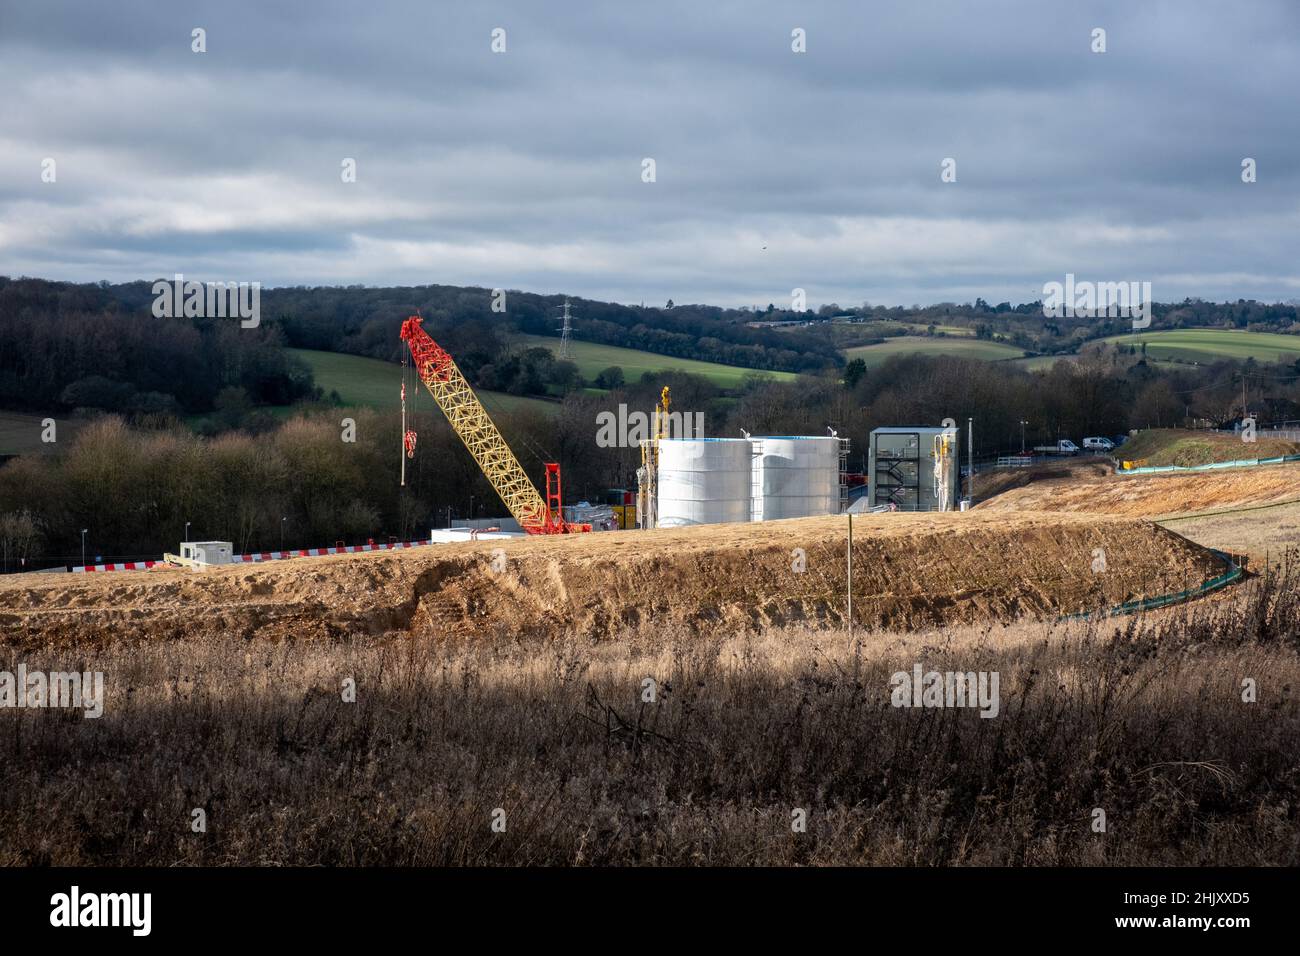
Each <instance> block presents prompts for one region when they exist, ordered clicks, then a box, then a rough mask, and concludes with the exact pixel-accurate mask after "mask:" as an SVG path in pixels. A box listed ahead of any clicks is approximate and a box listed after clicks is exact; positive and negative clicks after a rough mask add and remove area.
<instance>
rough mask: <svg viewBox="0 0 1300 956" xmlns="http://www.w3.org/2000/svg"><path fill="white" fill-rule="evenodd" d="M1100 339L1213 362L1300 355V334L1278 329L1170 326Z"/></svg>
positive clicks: (1274, 359) (1168, 356) (1153, 352)
mask: <svg viewBox="0 0 1300 956" xmlns="http://www.w3.org/2000/svg"><path fill="white" fill-rule="evenodd" d="M1100 341H1102V342H1108V343H1119V344H1122V345H1134V346H1137V347H1138V348H1139V349H1141V347H1142V343H1144V342H1145V343H1146V347H1147V355H1148V356H1149V357H1150V358H1154V359H1177V360H1180V361H1184V362H1212V361H1214V360H1215V359H1223V358H1227V359H1247V358H1253V359H1255V360H1256V361H1257V362H1277V361H1283V362H1294V361H1296V360H1297V359H1300V335H1279V334H1277V333H1275V332H1244V331H1240V330H1238V329H1170V330H1169V331H1165V332H1136V333H1130V334H1127V335H1112V336H1111V337H1110V338H1105V339H1101V340H1100Z"/></svg>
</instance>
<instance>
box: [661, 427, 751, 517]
mask: <svg viewBox="0 0 1300 956" xmlns="http://www.w3.org/2000/svg"><path fill="white" fill-rule="evenodd" d="M750 457H751V451H750V444H749V442H748V441H746V440H745V439H743V438H675V439H662V440H661V441H660V442H659V478H658V487H659V521H658V524H657V527H660V528H681V527H685V526H687V525H696V524H723V523H726V522H733V521H748V520H749V519H750V511H751V510H752V509H751V504H750V493H751V489H750V486H751V482H752V480H753V479H752V477H751V465H750Z"/></svg>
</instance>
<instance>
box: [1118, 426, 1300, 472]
mask: <svg viewBox="0 0 1300 956" xmlns="http://www.w3.org/2000/svg"><path fill="white" fill-rule="evenodd" d="M1298 452H1300V445H1297V444H1296V443H1295V442H1291V441H1284V440H1282V439H1278V438H1269V437H1268V433H1267V432H1265V433H1263V434H1261V435H1259V436H1258V438H1257V440H1256V441H1254V442H1244V441H1242V440H1241V438H1240V437H1238V436H1237V435H1231V434H1224V433H1221V432H1208V431H1191V430H1185V429H1179V428H1150V429H1147V430H1146V431H1143V432H1139V433H1138V434H1137V435H1135V436H1134V437H1133V438H1131V439H1130V440H1129V441H1127V442H1125V443H1124V448H1123V450H1122V452H1120V453H1118V456H1119V457H1121V458H1124V459H1126V460H1128V461H1139V460H1140V461H1141V462H1142V463H1143V464H1144V465H1150V466H1164V465H1180V466H1182V467H1184V468H1189V467H1194V466H1196V465H1209V464H1213V463H1214V462H1220V461H1241V460H1243V459H1247V458H1278V457H1281V456H1282V455H1294V454H1296V453H1298Z"/></svg>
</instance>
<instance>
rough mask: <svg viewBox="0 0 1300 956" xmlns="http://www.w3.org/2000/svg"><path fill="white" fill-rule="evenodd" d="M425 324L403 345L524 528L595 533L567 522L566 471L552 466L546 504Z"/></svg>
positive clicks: (414, 322)
mask: <svg viewBox="0 0 1300 956" xmlns="http://www.w3.org/2000/svg"><path fill="white" fill-rule="evenodd" d="M421 321H422V320H421V319H420V317H419V316H412V317H411V318H409V319H407V320H406V321H405V322H403V323H402V333H401V336H402V341H404V342H405V343H406V345H407V347H408V348H409V349H410V350H411V359H412V362H413V365H414V368H415V373H416V374H417V375H418V376H419V377H420V381H422V382H424V384H425V387H426V388H428V389H429V392H430V394H432V395H433V398H434V401H436V402H437V403H438V407H439V408H441V409H442V411H443V414H444V415H446V416H447V421H448V422H449V423H450V424H451V427H452V430H453V431H454V432H455V433H456V434H457V436H459V438H460V440H461V441H462V442H464V443H465V447H466V448H467V449H469V453H470V454H471V455H473V456H474V460H475V461H476V462H478V466H479V468H481V469H482V470H483V474H484V475H485V476H486V477H487V480H488V481H489V482H490V483H491V485H492V487H493V488H494V489H496V492H497V494H498V495H500V496H501V501H502V503H503V504H505V506H506V509H507V510H508V511H509V512H510V514H511V516H513V517H514V519H515V520H516V521H518V522H519V526H520V527H521V528H523V530H524V531H526V532H527V533H528V534H566V533H570V532H577V531H590V530H591V525H586V524H574V523H572V522H568V521H565V520H564V512H563V510H562V507H563V506H562V499H561V489H560V466H559V465H558V464H556V463H554V462H547V463H546V497H545V498H543V497H542V496H541V494H539V493H538V491H537V488H536V487H535V486H534V485H533V483H532V481H531V480H529V478H528V474H527V473H526V472H525V471H524V469H523V467H522V466H521V465H520V464H519V459H517V458H516V457H515V454H514V452H512V451H511V450H510V446H509V445H507V444H506V440H505V439H504V438H502V437H501V432H499V431H498V430H497V426H496V424H495V423H494V422H493V421H492V419H491V417H490V416H489V415H488V413H487V409H485V408H484V407H483V404H482V403H481V402H480V401H479V400H478V396H477V395H475V394H474V390H473V389H472V388H470V384H469V382H468V381H467V380H466V378H465V376H464V374H463V373H462V372H461V370H460V369H459V368H458V367H457V366H456V363H455V361H454V360H453V359H452V357H451V355H450V354H448V352H447V351H446V349H444V348H443V347H442V346H440V345H439V344H438V343H437V342H435V341H434V340H433V339H432V338H431V337H430V336H429V333H428V332H426V331H424V329H422V328H421V327H420V323H421ZM409 444H410V445H411V446H413V445H414V442H410V443H409Z"/></svg>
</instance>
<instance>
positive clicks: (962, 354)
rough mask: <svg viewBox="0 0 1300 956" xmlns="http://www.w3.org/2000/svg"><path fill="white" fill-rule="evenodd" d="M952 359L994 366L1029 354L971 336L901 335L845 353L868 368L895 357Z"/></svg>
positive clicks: (856, 347) (1000, 343) (851, 349)
mask: <svg viewBox="0 0 1300 956" xmlns="http://www.w3.org/2000/svg"><path fill="white" fill-rule="evenodd" d="M913 354H921V355H952V356H956V357H958V358H974V359H984V360H986V361H990V362H997V361H1002V360H1004V359H1017V358H1020V357H1022V356H1023V355H1024V354H1025V353H1024V350H1023V349H1018V348H1016V347H1015V346H1014V345H1006V344H1004V343H1002V342H990V341H988V340H987V339H976V338H971V337H969V336H942V337H940V336H924V335H900V336H898V337H897V338H891V339H886V340H885V341H884V342H881V343H880V344H878V345H858V346H855V347H853V348H849V349H845V350H844V357H845V358H846V359H849V360H850V361H851V360H853V359H855V358H860V359H862V360H863V361H864V362H866V363H867V367H868V368H873V367H874V366H877V365H882V364H884V362H885V360H886V359H889V358H892V357H893V356H895V355H913Z"/></svg>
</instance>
